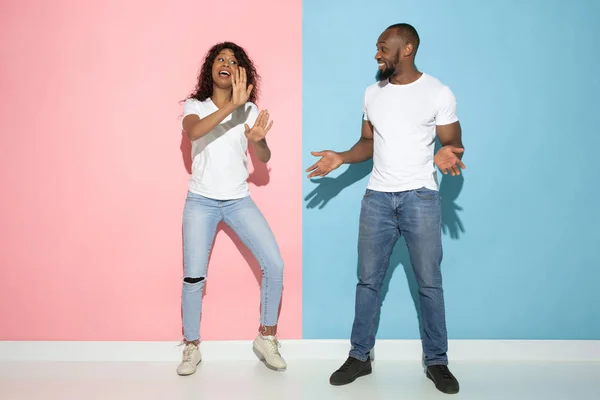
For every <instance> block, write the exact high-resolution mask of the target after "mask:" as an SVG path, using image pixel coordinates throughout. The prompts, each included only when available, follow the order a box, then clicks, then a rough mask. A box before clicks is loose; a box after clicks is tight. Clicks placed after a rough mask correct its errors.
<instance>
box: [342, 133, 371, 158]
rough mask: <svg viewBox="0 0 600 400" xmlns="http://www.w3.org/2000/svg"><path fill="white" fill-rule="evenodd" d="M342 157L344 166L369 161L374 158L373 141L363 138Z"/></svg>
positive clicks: (343, 153)
mask: <svg viewBox="0 0 600 400" xmlns="http://www.w3.org/2000/svg"><path fill="white" fill-rule="evenodd" d="M340 156H342V159H343V160H344V164H354V163H359V162H363V161H367V160H368V159H370V158H371V157H373V140H372V139H365V138H362V137H361V138H360V139H359V141H358V142H356V144H355V145H354V146H352V148H351V149H350V150H348V151H344V152H342V153H340Z"/></svg>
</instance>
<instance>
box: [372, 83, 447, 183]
mask: <svg viewBox="0 0 600 400" xmlns="http://www.w3.org/2000/svg"><path fill="white" fill-rule="evenodd" d="M363 112H364V119H365V120H367V121H370V122H371V124H372V125H373V171H372V173H371V177H370V179H369V184H368V186H367V187H368V188H369V189H371V190H375V191H380V192H401V191H405V190H413V189H418V188H421V187H426V188H428V189H432V190H438V183H437V172H436V169H435V165H434V162H433V156H434V147H435V138H436V129H435V128H436V126H437V125H447V124H451V123H453V122H456V121H458V117H457V116H456V98H455V97H454V94H453V93H452V91H451V90H450V89H449V88H448V86H446V85H444V84H443V83H441V82H440V81H439V80H438V79H436V78H434V77H432V76H430V75H427V74H425V73H424V74H422V75H421V77H420V78H419V79H417V80H416V81H415V82H412V83H410V84H407V85H396V84H392V83H390V82H389V81H388V80H386V81H382V82H378V83H375V84H373V85H371V86H369V87H368V88H367V90H366V91H365V96H364V104H363Z"/></svg>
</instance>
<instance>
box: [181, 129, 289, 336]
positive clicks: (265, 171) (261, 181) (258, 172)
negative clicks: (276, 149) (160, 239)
mask: <svg viewBox="0 0 600 400" xmlns="http://www.w3.org/2000/svg"><path fill="white" fill-rule="evenodd" d="M179 149H180V151H181V157H182V161H183V166H184V168H185V170H186V172H187V173H188V174H189V175H191V174H192V142H191V141H190V139H189V138H188V137H187V134H186V133H185V132H184V131H183V130H182V131H181V144H180V146H179ZM248 155H249V156H250V157H249V158H250V161H251V163H252V167H253V171H252V172H251V173H250V175H249V176H248V183H249V184H251V185H255V186H266V185H268V184H269V182H270V180H271V176H270V172H271V169H270V168H268V167H267V164H265V163H263V162H260V161H259V160H258V158H257V157H256V153H255V152H254V147H253V146H252V145H250V144H249V145H248ZM221 232H225V234H226V235H227V236H229V238H230V239H231V241H232V242H233V243H234V244H235V246H236V247H237V249H238V251H239V252H240V254H241V255H242V256H243V257H244V260H246V263H247V264H248V266H249V267H250V269H251V270H252V273H253V274H254V277H255V279H256V282H257V283H258V286H259V287H260V285H261V281H262V271H261V269H260V265H259V264H258V261H256V258H255V257H254V255H253V254H252V252H251V251H250V250H249V249H248V247H246V245H245V244H243V243H242V241H241V240H240V239H239V238H238V236H237V235H236V234H235V232H234V231H233V229H231V228H230V227H229V226H228V225H227V224H225V223H224V222H221V223H219V225H218V227H217V233H216V235H215V237H217V236H219V233H221ZM213 248H214V243H213V246H212V247H211V251H210V255H209V259H208V270H207V278H206V282H205V283H204V293H203V295H202V297H203V298H204V297H205V296H206V295H207V293H208V287H209V286H210V285H209V282H210V279H208V276H209V274H210V267H211V265H212V264H211V259H212V249H213ZM182 269H183V265H182ZM283 290H284V291H285V287H284V289H283ZM283 298H284V296H283V295H282V299H281V302H280V305H279V313H281V308H282V305H283ZM259 314H260V306H259ZM182 332H183V331H182Z"/></svg>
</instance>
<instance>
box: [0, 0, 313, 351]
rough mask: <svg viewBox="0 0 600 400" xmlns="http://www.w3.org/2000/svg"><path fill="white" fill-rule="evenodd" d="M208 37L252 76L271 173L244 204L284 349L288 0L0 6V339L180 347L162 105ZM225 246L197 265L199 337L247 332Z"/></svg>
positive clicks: (231, 244)
mask: <svg viewBox="0 0 600 400" xmlns="http://www.w3.org/2000/svg"><path fill="white" fill-rule="evenodd" d="M84 3H85V4H84ZM222 40H232V41H236V42H238V44H240V45H242V46H243V47H245V48H246V50H247V51H248V52H249V54H250V56H251V57H252V58H253V59H254V60H255V62H256V64H257V66H258V70H259V73H260V74H261V75H262V78H263V85H262V98H261V100H260V101H259V107H260V108H268V109H269V112H270V114H271V116H272V118H273V120H274V125H273V129H272V130H271V131H270V133H269V137H268V139H269V143H270V145H271V148H272V150H273V158H272V160H271V162H270V163H269V165H268V168H269V169H270V172H268V173H267V172H266V170H264V169H262V170H258V171H256V173H255V174H254V175H253V178H252V181H253V182H254V183H253V184H252V185H251V190H252V194H253V198H254V199H255V201H256V202H257V203H258V205H259V207H260V208H261V210H262V211H263V212H264V213H265V215H266V217H267V219H268V221H269V222H270V224H271V226H272V229H273V231H274V232H275V236H276V237H277V239H278V242H279V245H280V247H281V250H282V253H283V258H284V260H285V262H286V272H285V281H284V286H285V287H284V298H283V307H282V312H281V320H280V330H279V333H280V336H281V337H282V338H300V337H301V334H302V332H301V321H302V310H301V300H302V299H301V293H302V291H301V290H302V287H301V285H302V282H301V273H302V271H301V261H302V259H301V255H302V253H301V247H302V246H301V211H302V210H301V207H302V197H301V179H302V165H301V152H300V148H301V1H300V0H291V1H290V0H286V1H277V0H253V1H252V2H250V1H243V0H233V1H228V2H226V3H214V2H212V3H211V2H204V1H197V0H194V1H185V0H184V1H178V2H175V3H171V2H166V1H165V2H160V1H154V2H153V1H148V0H145V1H141V0H135V1H126V2H123V3H121V2H120V1H116V0H112V1H108V2H105V1H95V2H92V1H89V2H81V1H75V0H72V1H67V0H60V1H59V0H55V1H51V2H46V1H41V0H37V1H22V0H18V1H17V0H11V1H6V0H5V1H3V2H2V13H1V14H0V51H1V59H2V61H1V62H2V64H1V70H0V88H1V89H0V101H1V103H0V104H2V107H1V108H0V140H1V142H0V145H1V147H0V148H1V149H2V156H1V157H0V183H1V185H2V190H3V197H2V206H1V207H0V221H2V222H1V224H0V238H1V241H0V243H1V244H0V246H1V247H0V321H2V323H1V324H0V339H3V340H179V339H180V337H181V315H180V291H181V279H182V254H181V213H182V209H183V204H184V199H185V194H186V190H187V179H188V173H187V171H186V167H185V164H186V163H189V155H188V154H187V152H188V151H189V143H186V141H185V140H182V134H181V128H180V119H179V116H180V114H181V111H182V105H181V104H180V103H179V101H180V100H183V99H184V98H185V96H186V95H187V94H188V93H189V92H190V91H191V90H192V89H193V86H194V85H195V83H196V75H197V72H198V69H199V67H200V63H201V60H202V58H203V56H204V53H205V52H206V50H207V49H208V48H209V47H210V46H211V45H213V44H214V43H216V42H217V41H222ZM182 149H183V151H182ZM182 153H183V154H182ZM267 181H268V184H266V185H265V183H267ZM227 233H228V232H227V231H220V232H219V233H218V235H217V239H216V244H215V249H214V253H213V256H212V259H211V264H210V266H209V275H208V278H207V293H206V296H205V298H204V300H205V303H204V304H205V305H204V315H203V319H202V337H203V339H206V340H214V339H250V338H252V337H254V336H255V334H256V332H257V328H258V319H259V305H260V298H259V285H258V282H257V279H259V278H260V272H259V269H258V266H257V264H256V262H255V261H254V260H253V259H252V257H251V256H250V255H249V253H248V251H247V250H246V249H244V248H243V246H242V245H240V244H239V241H238V240H237V239H235V241H232V239H231V238H230V237H229V235H228V234H227ZM236 243H237V245H236ZM238 246H240V247H242V253H243V254H242V253H241V252H240V250H239V249H238ZM246 259H248V260H249V261H250V266H249V265H248V264H249V263H248V261H247V260H246Z"/></svg>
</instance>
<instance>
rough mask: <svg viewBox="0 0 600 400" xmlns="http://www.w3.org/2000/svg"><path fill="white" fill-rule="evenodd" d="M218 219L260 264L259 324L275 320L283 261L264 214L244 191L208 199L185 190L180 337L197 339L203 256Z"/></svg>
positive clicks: (203, 271)
mask: <svg viewBox="0 0 600 400" xmlns="http://www.w3.org/2000/svg"><path fill="white" fill-rule="evenodd" d="M221 221H224V222H225V223H226V224H227V225H229V226H230V227H231V229H233V231H234V232H235V233H236V234H237V235H238V237H239V238H240V240H241V241H242V243H244V245H246V247H248V249H250V251H251V252H252V254H253V255H254V257H255V258H256V260H257V261H258V263H259V265H260V269H261V271H262V282H261V287H260V293H261V316H260V323H261V324H262V325H263V326H275V325H277V319H278V312H279V303H280V301H281V293H282V290H283V260H282V258H281V254H280V252H279V247H278V245H277V242H276V241H275V237H274V236H273V232H272V231H271V228H270V227H269V224H268V223H267V220H266V219H265V217H264V216H263V215H262V213H261V212H260V210H259V209H258V208H257V207H256V204H255V203H254V201H252V199H251V198H250V197H249V196H248V197H244V198H241V199H236V200H213V199H209V198H206V197H203V196H201V195H198V194H195V193H192V192H188V195H187V198H186V201H185V207H184V210H183V262H184V271H183V273H184V281H183V287H182V292H181V303H182V312H183V336H184V338H185V339H186V340H188V341H194V340H198V339H199V338H200V315H201V313H202V292H203V288H204V282H205V280H206V271H207V267H208V256H209V253H210V249H211V247H212V244H213V241H214V238H215V235H216V231H217V225H218V224H219V222H221ZM186 278H187V279H188V280H189V279H190V278H191V280H192V282H193V283H190V282H186ZM232 296H235V293H232Z"/></svg>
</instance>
